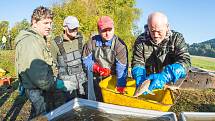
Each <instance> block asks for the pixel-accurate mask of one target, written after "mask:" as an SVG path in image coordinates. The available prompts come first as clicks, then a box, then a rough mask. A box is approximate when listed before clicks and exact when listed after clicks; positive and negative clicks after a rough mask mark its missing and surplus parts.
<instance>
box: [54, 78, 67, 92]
mask: <svg viewBox="0 0 215 121" xmlns="http://www.w3.org/2000/svg"><path fill="white" fill-rule="evenodd" d="M56 89H59V90H66V87H65V85H64V82H63V80H61V79H57V80H56Z"/></svg>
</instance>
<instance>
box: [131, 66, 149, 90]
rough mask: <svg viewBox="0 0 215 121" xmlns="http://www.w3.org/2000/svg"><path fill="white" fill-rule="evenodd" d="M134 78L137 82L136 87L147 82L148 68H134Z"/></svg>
mask: <svg viewBox="0 0 215 121" xmlns="http://www.w3.org/2000/svg"><path fill="white" fill-rule="evenodd" d="M131 73H132V77H133V78H134V79H135V80H136V87H138V86H139V85H140V84H142V83H143V82H144V81H145V80H146V68H145V67H144V66H135V67H134V68H132V71H131Z"/></svg>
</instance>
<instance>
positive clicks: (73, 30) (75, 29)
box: [67, 27, 78, 33]
mask: <svg viewBox="0 0 215 121" xmlns="http://www.w3.org/2000/svg"><path fill="white" fill-rule="evenodd" d="M67 29H68V31H69V33H72V32H78V27H77V28H74V29H69V28H68V27H67Z"/></svg>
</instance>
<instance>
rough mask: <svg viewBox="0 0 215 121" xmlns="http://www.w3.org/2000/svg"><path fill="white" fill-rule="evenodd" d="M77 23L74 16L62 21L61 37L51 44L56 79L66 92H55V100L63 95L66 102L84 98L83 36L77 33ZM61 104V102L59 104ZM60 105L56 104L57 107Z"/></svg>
mask: <svg viewBox="0 0 215 121" xmlns="http://www.w3.org/2000/svg"><path fill="white" fill-rule="evenodd" d="M78 28H79V21H78V19H77V18H76V17H74V16H68V17H66V18H65V19H64V23H63V35H61V36H57V37H55V39H54V41H53V42H54V43H53V44H52V48H53V49H52V50H54V52H53V53H54V54H55V55H54V56H55V59H56V62H57V68H58V78H59V79H61V80H64V85H65V86H66V90H65V91H64V92H56V94H55V95H57V97H56V98H59V96H63V95H65V97H66V99H65V100H66V101H69V100H71V99H73V98H75V97H79V98H85V95H86V90H85V89H86V88H85V86H86V85H85V83H86V74H85V73H84V71H83V68H82V62H81V52H82V46H83V36H82V34H81V33H80V32H79V31H78ZM61 103H63V102H61ZM59 105H61V104H56V106H59Z"/></svg>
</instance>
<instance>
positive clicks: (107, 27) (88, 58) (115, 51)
mask: <svg viewBox="0 0 215 121" xmlns="http://www.w3.org/2000/svg"><path fill="white" fill-rule="evenodd" d="M97 25H98V32H99V35H96V36H93V37H92V39H91V40H90V41H89V42H88V43H86V45H85V46H84V50H83V63H84V66H85V67H86V69H87V71H88V82H93V83H94V90H95V91H94V92H95V95H96V96H95V98H96V100H97V101H102V95H101V90H100V88H99V82H100V80H101V79H104V78H106V77H107V76H109V75H111V74H112V75H116V76H117V85H116V90H117V91H118V92H120V93H124V91H125V86H126V77H127V69H128V51H127V46H126V45H125V43H124V42H123V41H122V40H121V39H120V38H119V37H117V36H116V35H115V34H114V22H113V20H112V19H111V18H110V17H109V16H102V17H101V18H100V19H99V20H98V22H97ZM91 72H93V77H94V78H95V79H94V81H92V78H93V77H90V76H89V75H91ZM88 89H89V90H88V91H89V92H88V93H89V94H88V98H90V96H89V95H91V93H90V92H91V91H90V86H89V87H88ZM90 99H92V98H90ZM92 100H95V99H92Z"/></svg>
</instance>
